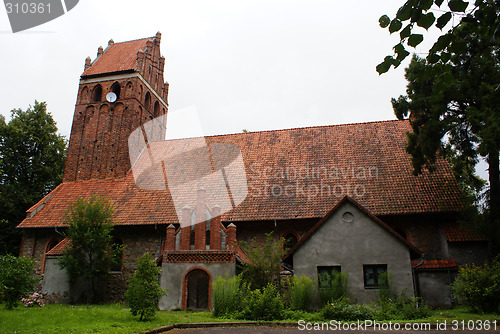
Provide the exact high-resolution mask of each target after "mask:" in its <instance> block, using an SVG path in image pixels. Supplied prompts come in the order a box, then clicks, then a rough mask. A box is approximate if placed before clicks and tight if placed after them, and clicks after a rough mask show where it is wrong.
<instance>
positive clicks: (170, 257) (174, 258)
mask: <svg viewBox="0 0 500 334" xmlns="http://www.w3.org/2000/svg"><path fill="white" fill-rule="evenodd" d="M235 261H236V260H235V253H234V252H230V251H167V252H165V253H164V254H163V262H164V263H234V262H235Z"/></svg>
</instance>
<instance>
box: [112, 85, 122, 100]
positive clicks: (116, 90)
mask: <svg viewBox="0 0 500 334" xmlns="http://www.w3.org/2000/svg"><path fill="white" fill-rule="evenodd" d="M111 91H112V92H113V93H115V94H116V99H117V100H118V99H119V98H120V84H119V83H118V82H115V83H114V84H113V85H112V86H111Z"/></svg>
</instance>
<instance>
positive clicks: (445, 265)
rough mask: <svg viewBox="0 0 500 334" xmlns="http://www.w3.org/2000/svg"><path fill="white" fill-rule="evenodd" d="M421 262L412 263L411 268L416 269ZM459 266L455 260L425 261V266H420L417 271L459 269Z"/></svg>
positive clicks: (414, 261)
mask: <svg viewBox="0 0 500 334" xmlns="http://www.w3.org/2000/svg"><path fill="white" fill-rule="evenodd" d="M420 261H421V260H413V261H411V266H412V267H415V266H417V265H419V264H420ZM457 268H458V267H457V264H456V263H455V260H453V259H449V260H425V261H424V263H423V264H421V265H420V266H418V267H417V268H416V269H457Z"/></svg>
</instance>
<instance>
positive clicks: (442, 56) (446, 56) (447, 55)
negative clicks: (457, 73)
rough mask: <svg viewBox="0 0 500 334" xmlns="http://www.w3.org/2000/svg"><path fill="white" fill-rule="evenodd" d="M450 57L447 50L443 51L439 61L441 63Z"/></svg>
mask: <svg viewBox="0 0 500 334" xmlns="http://www.w3.org/2000/svg"><path fill="white" fill-rule="evenodd" d="M450 58H451V54H449V53H448V52H443V53H441V61H442V62H443V63H447V62H448V61H449V60H450Z"/></svg>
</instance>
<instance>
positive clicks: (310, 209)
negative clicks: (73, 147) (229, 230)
mask: <svg viewBox="0 0 500 334" xmlns="http://www.w3.org/2000/svg"><path fill="white" fill-rule="evenodd" d="M407 131H411V126H410V124H409V122H408V121H382V122H371V123H357V124H344V125H332V126H318V127H308V128H296V129H287V130H276V131H262V132H253V133H239V134H230V135H221V136H211V137H207V138H206V141H207V143H209V144H210V143H229V144H233V145H235V146H237V147H238V148H239V149H240V150H241V153H242V158H243V161H244V165H245V170H246V179H247V184H248V196H247V197H246V199H245V200H244V201H243V202H242V203H241V204H240V205H239V206H237V207H236V208H235V209H233V210H231V211H229V212H226V213H225V214H224V215H223V217H222V220H223V221H253V220H273V219H277V220H284V219H286V220H289V219H302V218H317V219H319V218H321V217H323V216H325V214H326V213H327V211H328V210H329V209H330V208H332V207H334V206H335V205H336V204H338V202H339V201H340V200H341V199H342V198H343V197H344V196H345V195H350V196H351V197H353V198H355V199H356V201H357V202H359V203H360V204H361V205H362V206H363V207H365V208H366V210H368V211H369V212H371V213H373V214H374V215H390V214H411V213H432V212H456V211H458V210H460V209H461V208H462V202H461V196H460V190H459V187H458V184H457V182H456V180H455V178H454V176H453V174H452V171H451V169H450V166H449V165H448V163H447V162H446V161H445V160H443V159H441V158H438V160H437V163H436V171H435V172H433V173H424V174H422V175H419V176H415V175H413V173H412V171H413V169H412V165H411V161H410V156H409V155H408V154H407V153H406V150H405V146H406V132H407ZM225 153H227V155H232V154H233V153H234V152H218V154H222V155H223V154H225ZM294 172H295V173H294ZM287 187H288V188H287ZM287 189H288V190H290V189H291V190H290V191H289V192H288V193H285V190H287ZM314 190H317V193H316V194H315V193H314ZM273 191H274V192H273ZM280 191H281V194H279V192H280ZM94 193H95V194H99V195H102V196H107V197H109V198H110V200H111V202H112V203H113V204H114V205H115V208H116V213H115V217H114V218H115V221H116V222H117V223H118V224H121V225H139V224H169V223H172V222H173V223H176V222H177V218H176V212H175V208H174V205H173V201H172V198H171V196H170V193H169V191H168V190H154V191H150V190H143V189H139V188H138V187H137V186H136V185H135V183H134V178H133V175H132V172H129V173H128V175H127V177H125V178H123V179H104V180H97V179H91V180H88V181H75V182H66V183H63V184H61V185H60V186H59V187H57V188H56V189H55V190H53V192H52V193H51V195H50V198H48V199H46V203H43V202H39V203H37V204H36V205H35V206H33V207H32V208H30V210H29V211H28V216H29V215H30V213H34V212H36V214H34V215H33V217H32V218H27V219H25V220H24V221H23V222H22V223H21V224H20V225H19V227H44V226H47V227H48V226H61V225H62V221H63V217H64V212H65V210H66V209H67V208H68V205H69V203H70V202H72V201H74V200H75V199H76V198H78V197H84V198H88V197H90V196H91V195H92V194H94ZM42 205H43V207H42V208H40V207H41V206H42Z"/></svg>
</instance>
